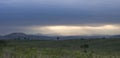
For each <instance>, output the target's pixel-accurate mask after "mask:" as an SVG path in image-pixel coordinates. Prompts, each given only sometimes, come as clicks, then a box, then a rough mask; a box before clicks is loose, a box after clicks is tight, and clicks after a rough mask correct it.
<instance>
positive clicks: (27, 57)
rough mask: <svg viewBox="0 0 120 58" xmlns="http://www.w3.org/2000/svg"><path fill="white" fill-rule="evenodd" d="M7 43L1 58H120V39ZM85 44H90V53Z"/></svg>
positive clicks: (2, 50)
mask: <svg viewBox="0 0 120 58" xmlns="http://www.w3.org/2000/svg"><path fill="white" fill-rule="evenodd" d="M7 42H8V43H7V46H6V47H4V49H1V58H120V56H119V55H120V39H91V40H59V41H55V40H49V41H44V40H43V41H37V40H34V41H7ZM83 44H89V46H90V47H89V48H88V52H84V49H82V48H80V46H81V45H83Z"/></svg>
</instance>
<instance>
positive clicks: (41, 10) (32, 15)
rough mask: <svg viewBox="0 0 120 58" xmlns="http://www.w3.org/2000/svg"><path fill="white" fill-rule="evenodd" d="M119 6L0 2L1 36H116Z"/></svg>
mask: <svg viewBox="0 0 120 58" xmlns="http://www.w3.org/2000/svg"><path fill="white" fill-rule="evenodd" d="M119 5H120V0H0V34H1V35H2V34H7V33H12V32H25V33H32V34H33V33H34V34H35V33H42V34H48V35H56V34H57V35H95V34H97V35H101V34H103V35H116V34H120V31H119V29H120V28H119V27H120V26H119V25H120V7H119ZM56 26H57V27H56ZM86 26H87V27H89V28H87V27H86ZM106 26H107V27H106ZM108 26H109V27H108ZM51 27H52V29H51ZM53 27H54V28H53ZM76 27H77V28H76ZM104 27H105V28H106V29H105V28H104ZM56 28H57V29H56ZM66 28H68V29H66ZM81 28H82V30H81ZM96 28H101V29H96ZM110 28H112V29H110ZM116 28H117V29H116ZM43 29H44V30H43ZM58 29H59V30H58ZM86 29H87V30H86ZM102 29H104V30H102ZM65 30H67V31H65ZM72 30H74V31H73V32H71V31H72ZM94 30H97V31H94ZM108 30H109V31H108ZM58 31H60V32H58ZM98 31H101V33H100V32H98ZM104 32H105V33H104Z"/></svg>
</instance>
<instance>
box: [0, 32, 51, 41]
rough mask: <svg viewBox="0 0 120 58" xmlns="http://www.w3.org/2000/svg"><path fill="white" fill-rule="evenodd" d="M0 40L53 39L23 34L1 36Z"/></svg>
mask: <svg viewBox="0 0 120 58" xmlns="http://www.w3.org/2000/svg"><path fill="white" fill-rule="evenodd" d="M0 39H4V40H49V39H53V38H51V37H48V36H38V35H27V34H25V33H11V34H8V35H5V36H1V37H0Z"/></svg>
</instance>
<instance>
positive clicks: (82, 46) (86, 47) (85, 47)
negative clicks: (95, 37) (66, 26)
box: [80, 44, 89, 53]
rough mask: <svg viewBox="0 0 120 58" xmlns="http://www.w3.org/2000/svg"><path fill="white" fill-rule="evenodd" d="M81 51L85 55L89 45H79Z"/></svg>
mask: <svg viewBox="0 0 120 58" xmlns="http://www.w3.org/2000/svg"><path fill="white" fill-rule="evenodd" d="M80 47H81V48H82V49H84V52H85V53H87V50H88V48H89V45H88V44H84V45H81V46H80Z"/></svg>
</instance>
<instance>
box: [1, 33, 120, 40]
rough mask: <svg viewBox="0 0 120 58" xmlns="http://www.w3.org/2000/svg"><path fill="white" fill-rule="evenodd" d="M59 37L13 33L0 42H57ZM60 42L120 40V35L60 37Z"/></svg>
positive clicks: (3, 37) (2, 37)
mask: <svg viewBox="0 0 120 58" xmlns="http://www.w3.org/2000/svg"><path fill="white" fill-rule="evenodd" d="M56 38H57V36H44V35H29V34H25V33H11V34H7V35H4V36H0V40H56ZM59 38H60V39H59V40H68V39H99V38H120V35H113V36H60V37H59Z"/></svg>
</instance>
